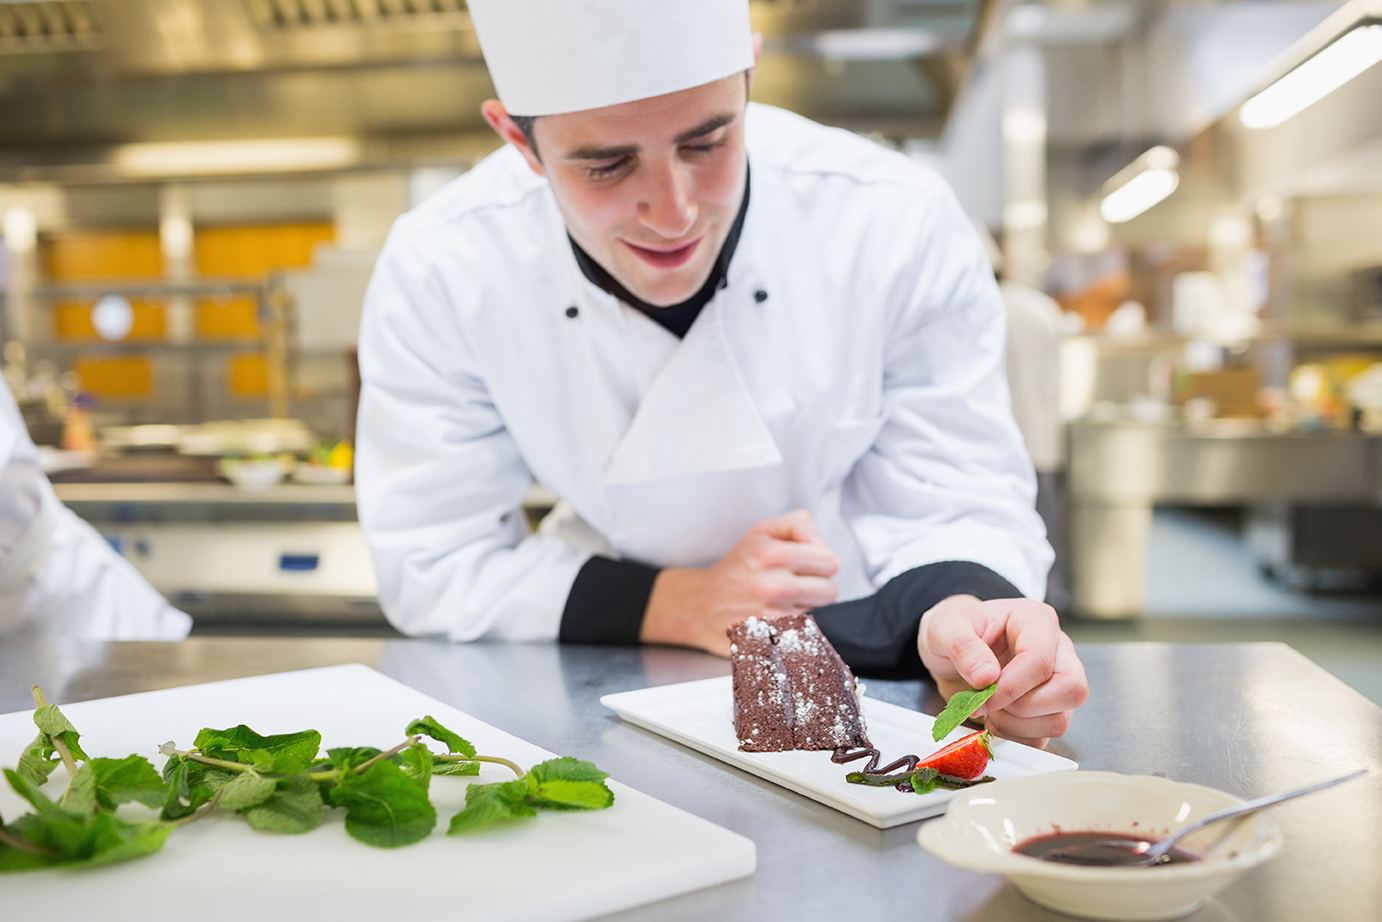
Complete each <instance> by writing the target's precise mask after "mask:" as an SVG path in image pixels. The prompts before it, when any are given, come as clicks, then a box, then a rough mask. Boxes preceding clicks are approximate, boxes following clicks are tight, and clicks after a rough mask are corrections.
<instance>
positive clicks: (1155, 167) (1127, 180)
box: [1099, 147, 1180, 224]
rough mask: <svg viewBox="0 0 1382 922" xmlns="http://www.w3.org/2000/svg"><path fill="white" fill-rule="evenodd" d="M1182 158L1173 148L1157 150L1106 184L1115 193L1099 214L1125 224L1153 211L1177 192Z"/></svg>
mask: <svg viewBox="0 0 1382 922" xmlns="http://www.w3.org/2000/svg"><path fill="white" fill-rule="evenodd" d="M1179 163H1180V157H1179V156H1178V155H1177V154H1176V152H1175V151H1173V150H1172V149H1171V148H1169V147H1153V148H1152V149H1151V150H1149V151H1147V152H1146V153H1145V154H1143V155H1142V156H1141V157H1138V158H1137V159H1136V160H1134V161H1133V162H1132V163H1130V164H1129V165H1128V166H1126V167H1124V168H1123V169H1122V170H1119V171H1118V174H1117V175H1116V176H1114V177H1113V178H1112V179H1110V180H1109V181H1108V182H1107V183H1105V185H1104V188H1105V189H1111V190H1112V191H1111V192H1109V193H1108V194H1107V195H1105V196H1104V200H1103V202H1102V203H1101V204H1100V205H1099V213H1100V214H1101V215H1103V216H1104V220H1105V221H1107V222H1109V223H1110V224H1122V223H1123V222H1124V221H1131V220H1132V219H1133V218H1135V217H1137V216H1138V215H1140V214H1142V212H1144V211H1146V210H1147V209H1148V208H1151V207H1152V206H1153V205H1155V204H1156V203H1157V202H1159V201H1161V200H1162V199H1164V198H1166V196H1168V195H1170V194H1171V193H1172V192H1175V191H1176V186H1178V185H1180V174H1179V173H1177V172H1176V166H1177V165H1178V164H1179Z"/></svg>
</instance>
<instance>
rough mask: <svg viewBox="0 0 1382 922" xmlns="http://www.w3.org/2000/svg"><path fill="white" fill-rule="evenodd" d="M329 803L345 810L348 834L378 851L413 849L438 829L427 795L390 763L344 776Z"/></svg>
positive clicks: (381, 763) (377, 764) (334, 788)
mask: <svg viewBox="0 0 1382 922" xmlns="http://www.w3.org/2000/svg"><path fill="white" fill-rule="evenodd" d="M329 799H330V801H331V803H333V804H335V805H336V806H339V807H345V808H346V822H345V825H346V832H348V833H350V834H351V835H352V836H354V837H355V838H356V839H359V840H360V841H361V842H364V843H365V844H366V845H373V846H376V847H377V848H397V847H399V846H400V845H411V844H412V843H414V842H418V841H421V840H422V839H425V838H427V834H428V833H430V832H431V831H432V828H433V827H434V826H436V825H437V811H436V808H434V807H433V806H432V802H431V801H430V800H428V799H427V791H426V790H425V789H424V788H423V787H422V786H421V785H420V784H418V783H417V782H416V781H414V780H413V779H412V778H409V777H408V776H407V775H405V774H404V773H403V769H401V768H399V767H398V766H397V765H395V764H394V763H393V762H390V761H389V760H388V759H381V760H380V761H378V762H375V763H374V764H373V765H371V766H370V767H369V768H367V769H365V770H364V771H363V772H361V773H359V774H346V775H344V776H342V777H341V780H340V781H338V782H337V783H336V785H335V787H333V788H331V789H330V794H329Z"/></svg>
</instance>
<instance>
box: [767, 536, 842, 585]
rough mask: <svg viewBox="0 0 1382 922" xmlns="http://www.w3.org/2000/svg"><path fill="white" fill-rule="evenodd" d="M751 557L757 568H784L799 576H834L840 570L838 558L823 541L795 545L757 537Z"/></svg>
mask: <svg viewBox="0 0 1382 922" xmlns="http://www.w3.org/2000/svg"><path fill="white" fill-rule="evenodd" d="M751 560H752V562H753V565H754V566H755V567H757V568H758V569H760V570H783V571H786V572H788V573H795V574H797V575H798V576H821V577H829V576H834V575H835V574H836V573H837V572H839V569H840V558H839V556H838V555H837V554H836V553H835V552H834V551H832V550H831V549H830V548H829V547H826V546H825V545H823V544H798V543H796V542H794V541H779V540H774V539H771V538H763V537H760V538H759V540H758V541H757V542H756V543H755V545H754V547H753V549H752V552H751Z"/></svg>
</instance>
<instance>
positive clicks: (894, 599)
mask: <svg viewBox="0 0 1382 922" xmlns="http://www.w3.org/2000/svg"><path fill="white" fill-rule="evenodd" d="M952 595H972V596H975V597H977V598H978V599H980V600H981V601H988V600H990V599H1018V598H1022V593H1021V592H1019V591H1018V590H1017V588H1016V587H1015V586H1013V584H1012V583H1010V582H1008V581H1007V580H1006V579H1004V578H1003V577H1001V576H999V575H998V574H997V573H995V572H993V571H992V570H990V569H989V568H988V567H986V566H983V565H982V564H977V563H971V562H970V561H966V560H948V561H944V562H942V563H932V564H927V565H926V566H924V567H917V568H915V569H912V570H908V571H907V572H905V573H900V574H898V575H897V576H895V577H893V578H892V579H891V580H889V581H888V583H887V585H885V586H884V587H883V588H882V589H880V590H878V592H876V593H874V594H873V595H871V596H868V597H867V598H863V599H855V600H853V601H851V602H837V603H836V604H834V605H827V606H825V607H824V608H818V609H816V610H815V611H814V612H812V613H811V614H812V616H813V617H814V618H815V619H816V623H817V624H819V625H820V628H821V631H822V632H823V633H824V634H825V636H826V637H827V638H829V640H830V643H831V644H832V645H833V646H834V647H835V649H836V650H837V651H838V652H839V654H840V657H841V658H842V659H843V660H844V661H845V662H846V663H848V664H849V668H850V669H852V670H854V672H855V673H857V674H858V675H861V676H871V677H873V678H878V679H918V678H925V677H926V676H927V672H926V667H924V666H923V665H922V664H921V654H920V653H918V652H917V630H918V629H919V628H920V626H921V616H922V615H923V614H925V612H926V611H927V609H929V608H931V606H933V605H935V604H936V603H937V602H940V601H942V600H943V599H947V598H949V597H950V596H952Z"/></svg>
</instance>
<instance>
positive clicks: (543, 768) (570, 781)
mask: <svg viewBox="0 0 1382 922" xmlns="http://www.w3.org/2000/svg"><path fill="white" fill-rule="evenodd" d="M608 777H609V773H608V772H602V771H600V770H599V769H598V768H596V767H595V766H594V765H592V764H591V763H590V762H582V761H580V760H578V759H571V758H560V759H548V760H547V761H546V762H543V763H541V764H539V765H534V766H533V767H532V770H531V771H529V772H528V774H527V776H526V777H525V778H524V781H525V782H526V783H527V787H528V790H529V792H531V794H532V803H533V804H534V805H535V806H539V807H551V808H553V809H556V810H603V809H604V808H605V807H608V806H609V805H610V804H612V803H614V792H613V791H611V790H610V789H609V788H607V787H606V786H605V784H604V781H605V779H606V778H608Z"/></svg>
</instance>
